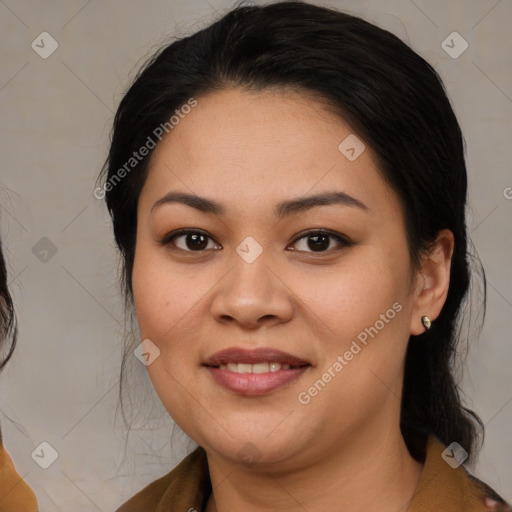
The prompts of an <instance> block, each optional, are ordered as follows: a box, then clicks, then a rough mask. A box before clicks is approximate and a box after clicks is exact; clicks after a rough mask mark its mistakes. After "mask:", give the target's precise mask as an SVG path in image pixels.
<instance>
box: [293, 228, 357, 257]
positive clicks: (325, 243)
mask: <svg viewBox="0 0 512 512" xmlns="http://www.w3.org/2000/svg"><path fill="white" fill-rule="evenodd" d="M301 240H305V241H304V242H302V244H299V245H302V247H301V248H298V249H297V250H299V251H305V252H328V251H329V250H333V248H332V246H331V240H334V241H335V242H336V243H337V244H338V249H340V248H343V247H349V246H351V245H353V242H352V241H351V240H349V239H348V238H347V237H345V236H343V235H341V234H340V233H336V232H334V231H328V230H320V231H309V232H308V233H306V234H302V236H300V237H298V238H296V239H295V241H294V242H293V243H294V244H297V242H300V241H301ZM307 249H310V251H308V250H307ZM292 250H295V249H292Z"/></svg>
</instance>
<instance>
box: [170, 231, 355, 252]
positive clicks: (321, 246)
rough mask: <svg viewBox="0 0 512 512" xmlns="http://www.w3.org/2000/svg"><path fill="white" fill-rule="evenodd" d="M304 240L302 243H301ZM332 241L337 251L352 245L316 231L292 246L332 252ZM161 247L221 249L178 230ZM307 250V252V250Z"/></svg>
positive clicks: (200, 234) (204, 236)
mask: <svg viewBox="0 0 512 512" xmlns="http://www.w3.org/2000/svg"><path fill="white" fill-rule="evenodd" d="M303 240H304V241H303ZM333 240H334V242H335V243H334V245H336V244H337V246H338V249H340V248H343V247H349V246H351V245H353V242H352V241H351V240H349V239H348V238H347V237H345V236H343V235H341V234H340V233H336V232H334V231H329V230H316V231H309V232H307V233H302V234H301V236H299V237H297V238H296V239H295V240H294V242H293V243H292V245H293V244H298V242H301V241H302V246H301V244H298V245H299V247H298V248H297V249H293V248H292V250H293V251H295V250H298V251H302V252H328V251H330V250H334V248H333V247H332V245H333V244H331V241H333ZM160 243H161V244H162V245H164V246H167V245H173V246H175V247H177V248H178V249H181V250H183V251H186V252H203V251H204V250H206V249H215V250H219V249H222V246H221V245H220V244H217V243H216V242H215V243H214V240H213V238H212V237H211V236H210V235H208V234H207V233H206V232H204V231H201V230H197V229H180V230H179V231H175V232H173V233H170V234H169V235H167V236H166V237H165V238H164V239H163V240H161V242H160ZM308 249H309V250H308Z"/></svg>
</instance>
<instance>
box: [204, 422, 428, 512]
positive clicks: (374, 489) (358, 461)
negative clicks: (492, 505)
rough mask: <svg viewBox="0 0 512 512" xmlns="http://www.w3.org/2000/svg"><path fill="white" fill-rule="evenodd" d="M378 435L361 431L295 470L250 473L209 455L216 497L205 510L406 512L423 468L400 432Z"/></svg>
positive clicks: (221, 511)
mask: <svg viewBox="0 0 512 512" xmlns="http://www.w3.org/2000/svg"><path fill="white" fill-rule="evenodd" d="M376 430H377V429H375V428H369V429H368V431H367V432H363V433H361V432H360V433H358V434H357V435H355V436H353V437H352V438H351V439H350V440H348V441H344V443H343V446H342V447H339V448H338V449H333V448H332V447H331V448H330V449H329V450H327V451H326V453H324V454H321V455H320V457H318V458H317V459H315V460H314V462H311V463H308V464H301V465H300V466H297V467H295V468H292V467H291V466H289V465H288V466H287V468H281V469H278V470H268V466H267V467H266V468H265V470H261V471H260V470H258V469H257V468H253V469H247V468H245V467H243V466H242V467H240V464H238V463H233V462H232V461H226V460H223V459H221V458H219V457H217V456H215V455H210V454H208V464H209V469H210V477H211V480H212V488H213V493H212V495H211V496H210V499H209V501H208V505H207V508H206V511H207V512H226V511H230V510H244V512H256V511H259V512H261V511H268V512H270V511H275V510H280V511H283V512H299V511H300V512H303V511H304V510H329V509H330V510H340V509H343V510H350V511H351V512H368V511H372V510H378V511H379V512H388V511H390V512H391V511H392V512H406V511H407V510H408V508H409V505H410V503H411V501H412V499H413V497H414V494H415V491H416V489H417V486H418V484H419V481H420V477H421V472H422V468H423V466H422V464H420V463H418V462H417V461H415V460H414V459H413V458H412V457H411V455H410V454H409V452H408V450H407V447H406V445H405V442H404V440H403V438H402V436H401V434H400V431H399V430H398V431H396V430H397V429H395V431H393V432H387V433H386V434H385V435H384V436H383V435H382V432H380V433H379V432H376ZM383 496H385V497H386V499H385V502H383V500H382V497H383ZM340 504H342V507H341V506H340Z"/></svg>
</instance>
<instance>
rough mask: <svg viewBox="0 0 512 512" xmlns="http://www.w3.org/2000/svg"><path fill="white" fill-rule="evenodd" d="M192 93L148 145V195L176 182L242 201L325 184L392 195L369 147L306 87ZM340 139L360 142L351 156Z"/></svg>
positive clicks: (378, 196) (371, 196)
mask: <svg viewBox="0 0 512 512" xmlns="http://www.w3.org/2000/svg"><path fill="white" fill-rule="evenodd" d="M196 100H197V105H196V106H195V107H194V108H193V109H191V110H190V112H189V113H187V114H183V115H182V117H181V119H180V120H179V123H178V124H176V125H175V126H174V127H173V129H172V131H170V132H169V133H168V134H167V135H166V136H165V137H164V138H163V139H162V141H161V142H160V143H159V144H158V145H157V147H156V148H155V150H154V152H153V155H152V157H151V161H150V165H149V172H148V177H147V180H146V185H145V187H144V188H145V189H146V193H151V195H152V196H153V197H154V198H155V199H157V198H156V195H157V194H160V195H163V194H164V193H166V192H167V191H169V190H170V189H180V190H183V191H187V192H193V193H196V194H201V193H202V192H205V191H207V192H208V195H209V196H215V197H217V198H219V201H221V202H223V203H226V204H229V203H231V204H234V203H237V202H238V203H239V204H240V205H243V204H245V205H247V204H249V203H250V202H254V201H259V202H261V200H262V198H268V199H269V200H275V201H277V200H278V199H279V200H282V199H283V197H286V196H291V197H296V196H300V195H304V194H307V193H312V192H322V191H325V190H331V189H333V188H337V189H341V190H344V191H346V192H347V193H350V191H352V192H353V195H359V196H361V195H363V196H364V197H365V198H366V199H363V198H362V197H360V199H361V200H362V201H363V202H365V203H366V204H368V203H369V202H370V203H371V202H373V203H374V202H375V201H378V200H381V201H382V200H387V201H388V202H389V200H390V199H391V200H394V199H395V198H394V194H393V192H392V191H391V190H390V189H389V187H388V185H387V183H386V182H385V181H384V180H383V178H382V176H381V175H380V171H379V170H378V167H377V165H376V159H375V157H374V154H373V152H372V150H371V148H369V147H367V146H365V145H363V144H364V143H363V142H362V141H361V140H360V139H359V138H358V137H357V135H356V134H354V133H353V130H352V129H351V127H350V126H349V125H348V123H346V122H345V121H344V120H343V119H342V118H341V117H340V116H339V115H336V114H334V113H333V112H332V111H329V109H328V106H327V104H326V102H321V101H319V100H317V99H316V98H315V97H314V96H313V95H310V94H307V93H304V94H302V93H299V92H297V91H291V90H285V89H281V90H265V91H258V92H256V91H246V90H241V89H230V90H223V91H216V92H213V93H210V94H208V95H206V96H200V97H197V98H196ZM354 137H355V139H354ZM345 140H349V141H352V145H353V142H354V141H355V143H356V144H357V143H358V141H359V143H360V144H361V145H360V146H358V147H356V149H357V150H358V152H359V151H361V148H364V150H363V151H362V152H361V153H360V155H359V156H357V158H356V159H354V160H349V159H348V158H347V156H346V154H344V153H343V152H342V151H341V150H340V144H342V148H343V147H344V146H343V141H345Z"/></svg>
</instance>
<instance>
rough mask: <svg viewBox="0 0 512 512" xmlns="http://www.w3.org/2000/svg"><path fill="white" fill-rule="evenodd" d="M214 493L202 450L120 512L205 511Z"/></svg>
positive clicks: (151, 485)
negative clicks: (211, 493) (210, 496)
mask: <svg viewBox="0 0 512 512" xmlns="http://www.w3.org/2000/svg"><path fill="white" fill-rule="evenodd" d="M210 492H211V483H210V476H209V473H208V462H207V458H206V452H205V451H204V450H203V449H202V448H201V447H199V448H197V449H196V450H194V451H193V452H192V453H191V454H190V455H188V456H187V457H185V458H184V459H183V460H182V461H181V462H180V463H179V464H178V465H177V466H176V467H175V468H174V469H173V470H172V471H170V472H169V473H167V474H166V475H164V476H163V477H161V478H159V479H157V480H155V481H154V482H151V483H150V484H148V485H147V486H146V487H144V489H142V490H141V491H139V492H138V493H137V494H135V496H133V497H132V498H130V499H129V500H128V501H127V502H126V503H124V504H123V505H122V506H121V507H120V508H118V509H117V511H116V512H164V511H167V510H181V509H183V510H184V511H187V510H190V509H192V510H194V509H196V510H203V509H204V506H205V503H206V501H207V499H208V497H209V495H210Z"/></svg>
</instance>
